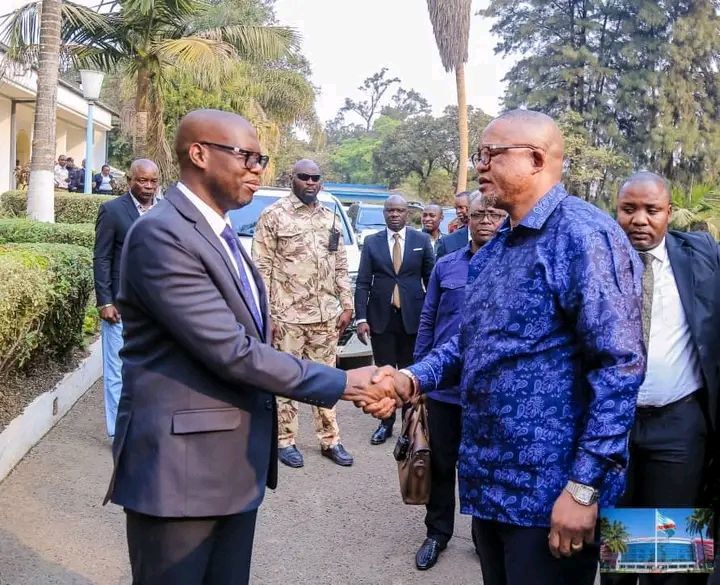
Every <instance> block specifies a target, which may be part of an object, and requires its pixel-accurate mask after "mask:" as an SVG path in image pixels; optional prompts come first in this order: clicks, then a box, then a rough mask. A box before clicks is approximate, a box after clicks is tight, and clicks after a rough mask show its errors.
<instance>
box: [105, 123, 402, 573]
mask: <svg viewBox="0 0 720 585" xmlns="http://www.w3.org/2000/svg"><path fill="white" fill-rule="evenodd" d="M176 152H177V156H178V160H179V164H180V181H179V182H178V183H177V185H175V186H173V187H171V188H170V189H168V191H167V193H166V195H165V199H164V200H163V201H161V202H159V203H158V205H156V206H155V208H153V209H152V210H151V211H150V212H148V213H147V214H146V215H144V216H143V217H142V218H140V219H139V220H138V221H137V222H135V224H134V225H133V227H132V228H131V229H130V231H129V232H128V235H127V237H126V240H125V247H124V248H123V254H122V260H121V267H120V293H119V295H118V303H119V305H120V312H121V314H122V316H123V322H124V328H125V330H124V334H125V345H124V347H123V350H122V352H121V354H120V356H121V358H122V361H123V388H122V396H121V398H120V406H119V412H118V418H117V430H116V434H115V442H114V444H113V456H114V464H115V467H114V472H113V477H112V480H111V482H110V487H109V490H108V496H107V499H111V500H112V501H113V502H114V503H116V504H118V505H120V506H123V508H124V509H125V512H126V519H127V539H128V549H129V552H130V562H131V565H132V574H133V583H137V584H140V583H142V585H225V584H228V583H232V584H233V585H244V584H247V582H248V579H249V574H250V559H251V553H252V545H253V536H254V532H255V519H256V516H257V510H258V507H259V506H260V503H261V502H262V499H263V496H264V494H265V486H266V485H267V486H268V487H270V488H274V487H275V485H276V483H277V452H276V450H277V413H276V410H275V399H274V397H275V396H276V395H282V396H287V397H289V398H292V399H294V400H299V401H302V402H307V403H309V404H312V405H315V406H322V407H327V408H329V407H332V406H333V405H334V404H335V402H337V400H338V399H340V398H343V399H346V400H352V401H353V402H355V403H356V404H357V405H358V406H363V407H364V408H367V407H369V408H372V405H375V404H385V406H383V408H384V409H385V410H383V412H384V413H385V414H386V415H387V414H389V413H390V412H391V411H394V410H395V405H396V401H395V400H394V397H395V395H394V393H393V391H392V389H391V388H390V389H388V388H387V385H386V386H385V387H384V388H378V387H376V386H373V387H372V388H368V389H367V390H364V389H363V388H364V387H365V385H366V384H367V383H368V382H369V379H370V375H371V374H372V372H373V371H374V368H366V369H361V370H354V371H349V372H347V373H346V372H342V371H340V370H336V369H335V368H331V367H329V366H325V365H322V364H317V363H312V362H308V361H304V360H300V359H297V358H295V357H293V356H291V355H289V354H286V353H282V352H280V351H277V350H275V349H273V348H272V347H271V345H270V344H269V342H270V336H271V323H270V318H269V313H268V307H267V296H266V293H265V289H264V287H263V284H262V280H261V278H260V276H259V274H258V272H257V270H256V269H255V267H254V266H253V263H252V261H251V260H250V258H249V257H248V255H247V254H246V253H245V252H244V251H243V249H242V246H241V245H240V243H239V240H238V239H237V235H236V234H235V232H234V231H233V229H232V227H231V225H230V222H229V221H228V218H227V211H228V210H229V209H236V208H238V207H242V206H243V205H247V204H248V203H250V201H252V197H253V193H254V192H255V191H256V190H257V189H258V188H259V187H260V176H261V175H262V172H263V170H264V168H265V166H266V165H267V162H268V157H267V156H265V155H263V154H261V153H260V143H259V141H258V138H257V134H256V132H255V129H254V128H253V127H252V126H251V125H250V123H249V122H248V121H247V120H245V119H244V118H241V117H240V116H237V115H236V114H232V113H229V112H220V111H217V110H198V111H195V112H191V113H190V114H188V115H187V116H186V117H185V118H183V120H182V121H181V122H180V125H179V127H178V131H177V139H176ZM388 401H389V403H388ZM379 416H382V414H379ZM260 581H262V579H260Z"/></svg>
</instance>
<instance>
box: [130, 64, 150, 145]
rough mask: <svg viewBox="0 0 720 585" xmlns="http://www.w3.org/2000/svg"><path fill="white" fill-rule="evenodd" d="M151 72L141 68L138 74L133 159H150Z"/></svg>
mask: <svg viewBox="0 0 720 585" xmlns="http://www.w3.org/2000/svg"><path fill="white" fill-rule="evenodd" d="M149 94H150V72H149V71H148V70H147V69H146V68H145V67H141V68H140V69H139V70H138V73H137V91H136V93H135V129H134V132H133V158H147V157H148V129H149V128H148V108H149V98H150V95H149Z"/></svg>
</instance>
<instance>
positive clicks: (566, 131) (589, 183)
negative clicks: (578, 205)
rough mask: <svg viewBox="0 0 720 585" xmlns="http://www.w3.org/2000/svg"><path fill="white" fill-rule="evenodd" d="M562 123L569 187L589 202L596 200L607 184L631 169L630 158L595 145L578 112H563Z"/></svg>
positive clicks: (566, 179) (567, 184)
mask: <svg viewBox="0 0 720 585" xmlns="http://www.w3.org/2000/svg"><path fill="white" fill-rule="evenodd" d="M558 125H559V126H560V130H561V131H562V133H563V137H564V138H565V160H566V165H565V176H564V182H565V186H566V187H567V188H568V190H569V191H570V192H571V193H573V194H574V195H578V196H580V197H582V198H584V199H585V200H586V201H596V200H597V199H598V194H599V193H602V192H603V190H604V187H605V185H606V184H613V185H614V184H615V182H616V181H617V180H618V179H619V178H620V177H623V176H625V175H627V173H628V172H629V171H630V168H631V167H630V161H629V160H628V159H627V157H625V156H623V155H620V154H616V153H615V152H613V150H612V149H610V148H607V147H604V146H593V145H592V143H591V142H590V137H589V133H588V131H587V130H586V128H585V126H584V125H583V119H582V116H581V115H580V114H578V113H577V112H572V111H568V112H565V113H563V114H561V115H560V117H559V119H558Z"/></svg>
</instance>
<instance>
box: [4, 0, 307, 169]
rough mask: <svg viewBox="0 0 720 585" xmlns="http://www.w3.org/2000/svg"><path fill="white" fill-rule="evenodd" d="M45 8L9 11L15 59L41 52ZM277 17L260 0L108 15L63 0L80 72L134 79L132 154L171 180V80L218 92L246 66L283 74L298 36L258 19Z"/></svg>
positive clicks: (66, 43) (128, 6) (157, 0)
mask: <svg viewBox="0 0 720 585" xmlns="http://www.w3.org/2000/svg"><path fill="white" fill-rule="evenodd" d="M40 5H41V3H40V2H31V3H29V4H27V5H26V6H24V7H22V8H19V9H18V10H16V11H14V12H13V13H11V14H10V15H9V17H8V18H7V19H6V22H5V29H4V31H3V32H4V34H3V35H2V38H3V39H4V40H7V41H8V42H9V44H10V45H11V51H12V52H13V55H16V56H19V57H22V58H24V59H26V61H29V62H32V61H33V60H34V58H35V57H36V55H37V53H38V30H39V7H40ZM271 18H272V10H271V6H268V4H267V3H266V2H262V1H260V0H223V1H214V0H213V1H204V0H116V1H115V2H114V3H113V10H109V11H98V10H97V9H96V8H93V7H84V6H80V5H77V4H74V3H73V2H69V1H68V0H64V1H63V26H62V42H63V47H64V52H65V57H66V59H67V60H69V61H71V62H72V64H73V66H74V67H75V68H77V69H82V68H93V69H100V70H102V71H108V72H110V71H121V72H122V73H123V74H124V75H125V76H126V77H127V78H132V79H133V80H134V110H133V116H134V120H131V122H130V125H131V126H132V131H130V132H128V133H129V134H130V135H131V136H132V139H133V140H132V142H133V156H134V157H139V156H147V157H149V158H152V159H154V160H155V161H156V162H157V163H158V166H159V167H160V169H161V172H163V174H164V176H166V177H168V176H169V175H170V171H171V168H172V157H171V151H170V147H169V144H168V142H167V138H166V128H165V126H164V124H163V120H164V116H163V107H164V100H165V97H166V96H165V95H164V86H165V84H166V82H167V79H168V77H169V76H170V75H172V74H174V73H178V72H181V73H183V74H186V75H189V76H191V77H192V78H193V79H194V80H195V82H196V83H197V85H199V86H201V87H203V88H204V89H205V90H206V91H216V90H218V89H219V88H221V87H222V86H223V84H224V82H225V80H226V78H227V77H228V74H229V72H230V71H231V70H232V68H233V67H234V66H235V65H236V64H237V63H239V62H241V61H242V62H245V63H253V64H257V63H266V64H270V63H272V64H277V65H278V66H277V67H276V68H279V69H282V65H283V64H286V63H289V62H291V61H293V60H294V59H295V55H296V53H297V50H298V47H299V40H300V39H299V36H298V34H297V33H296V31H295V30H293V29H291V28H287V27H281V26H276V25H270V24H268V23H267V22H262V23H258V22H257V20H258V19H264V20H270V19H271ZM267 69H268V71H267V73H268V74H272V73H271V72H270V69H271V67H268V68H267Z"/></svg>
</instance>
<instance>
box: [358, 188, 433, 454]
mask: <svg viewBox="0 0 720 585" xmlns="http://www.w3.org/2000/svg"><path fill="white" fill-rule="evenodd" d="M383 215H384V216H385V225H386V226H387V229H384V230H381V231H379V232H377V233H375V234H373V235H371V236H368V237H367V238H366V239H365V244H364V246H363V250H362V255H361V256H360V268H359V269H358V277H357V282H356V283H355V317H356V319H357V334H358V337H359V338H360V341H362V342H363V343H367V337H368V335H369V336H370V342H371V344H372V349H373V356H374V358H375V365H377V366H386V365H390V366H393V367H395V368H404V367H405V366H407V365H410V364H411V363H413V349H414V347H415V338H416V336H417V330H418V324H419V321H420V312H421V311H422V306H423V301H424V300H425V290H426V288H427V284H428V282H429V281H430V274H431V273H432V268H433V264H434V254H433V249H432V243H431V242H430V236H428V235H427V234H424V233H422V232H419V231H417V230H414V229H412V228H409V227H407V226H406V224H407V219H408V204H407V201H406V200H405V198H404V197H402V196H400V195H391V196H390V197H388V198H387V200H386V201H385V206H384V209H383ZM441 241H442V240H441ZM394 423H395V415H394V414H393V415H392V416H390V417H389V418H387V419H385V420H383V421H382V422H381V423H380V426H379V427H378V428H377V430H376V431H375V432H374V433H373V436H372V438H371V439H370V442H371V443H372V444H373V445H379V444H381V443H384V442H385V441H386V440H387V438H388V437H390V436H392V428H393V425H394Z"/></svg>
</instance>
